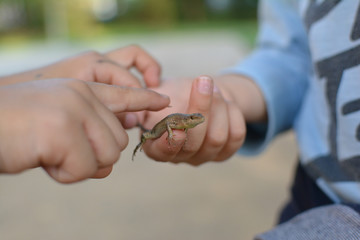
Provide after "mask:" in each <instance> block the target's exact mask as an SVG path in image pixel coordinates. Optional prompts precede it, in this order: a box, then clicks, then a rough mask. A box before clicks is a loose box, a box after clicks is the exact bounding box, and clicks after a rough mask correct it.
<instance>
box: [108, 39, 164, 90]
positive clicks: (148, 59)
mask: <svg viewBox="0 0 360 240" xmlns="http://www.w3.org/2000/svg"><path fill="white" fill-rule="evenodd" d="M106 56H107V57H109V58H110V59H112V60H113V61H116V62H119V63H121V64H122V65H124V66H125V67H126V68H131V67H133V66H135V67H136V68H137V69H138V70H139V71H140V72H141V73H142V75H143V77H144V81H145V83H146V86H148V87H156V86H159V84H160V74H161V67H160V65H159V64H158V62H157V61H156V60H155V59H154V58H153V57H152V56H150V54H148V53H147V52H146V51H144V50H143V49H142V48H140V47H139V46H136V45H131V46H128V47H125V48H121V49H118V50H114V51H111V52H108V53H107V54H106Z"/></svg>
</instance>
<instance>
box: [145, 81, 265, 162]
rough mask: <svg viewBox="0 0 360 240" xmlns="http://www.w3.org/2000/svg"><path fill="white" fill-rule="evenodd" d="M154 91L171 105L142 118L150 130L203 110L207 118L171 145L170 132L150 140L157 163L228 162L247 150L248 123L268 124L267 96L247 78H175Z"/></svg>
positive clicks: (149, 149) (176, 136) (148, 144)
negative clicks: (171, 116) (164, 121)
mask: <svg viewBox="0 0 360 240" xmlns="http://www.w3.org/2000/svg"><path fill="white" fill-rule="evenodd" d="M153 89H154V90H156V91H158V92H160V93H163V94H167V95H168V96H170V98H171V106H172V107H171V108H166V109H164V110H162V111H160V112H147V113H146V115H145V116H142V119H144V120H143V125H144V127H145V128H151V127H152V126H153V125H154V124H155V123H156V122H158V121H159V120H161V119H162V118H163V117H164V116H166V115H168V114H171V113H174V112H179V113H195V112H198V113H201V114H202V115H204V116H205V119H206V120H205V122H204V123H202V124H201V125H199V126H197V127H196V128H193V129H190V130H189V131H188V133H187V134H185V133H184V131H179V130H175V131H174V136H173V141H172V144H171V145H169V144H167V140H166V137H167V136H166V134H164V135H163V136H162V137H160V138H159V139H156V140H149V141H147V142H146V143H145V144H144V146H143V149H144V151H145V152H146V154H147V155H148V156H149V157H150V158H153V159H154V160H156V161H168V162H173V163H180V162H185V163H189V164H191V165H195V166H197V165H200V164H203V163H205V162H209V161H223V160H226V159H228V158H229V157H231V156H232V155H233V154H234V153H235V152H236V151H237V150H238V149H239V148H240V147H241V146H242V144H243V142H244V139H245V136H246V124H245V123H254V122H266V120H267V112H266V105H265V101H264V97H263V95H262V93H261V91H260V90H259V88H258V87H257V86H256V84H255V83H254V82H253V81H252V80H251V79H249V78H247V77H245V76H241V75H223V76H219V77H217V78H216V79H215V80H213V79H212V78H210V77H208V76H200V77H198V78H196V79H195V80H193V79H191V78H184V79H174V80H167V81H164V82H163V83H162V85H161V86H159V87H157V88H153ZM179 89H181V91H180V90H179Z"/></svg>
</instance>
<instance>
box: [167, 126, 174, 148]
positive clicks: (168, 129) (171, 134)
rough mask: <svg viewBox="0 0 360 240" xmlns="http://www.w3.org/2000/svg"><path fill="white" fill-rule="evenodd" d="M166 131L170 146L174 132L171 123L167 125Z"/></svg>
mask: <svg viewBox="0 0 360 240" xmlns="http://www.w3.org/2000/svg"><path fill="white" fill-rule="evenodd" d="M166 131H167V132H168V143H169V145H170V141H171V140H172V138H173V131H172V129H171V127H170V124H169V123H166Z"/></svg>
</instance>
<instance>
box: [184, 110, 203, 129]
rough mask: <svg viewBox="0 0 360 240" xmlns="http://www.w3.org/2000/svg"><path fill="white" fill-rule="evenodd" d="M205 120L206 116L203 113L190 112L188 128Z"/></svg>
mask: <svg viewBox="0 0 360 240" xmlns="http://www.w3.org/2000/svg"><path fill="white" fill-rule="evenodd" d="M204 121H205V117H204V116H203V115H202V114H201V113H193V114H189V117H188V118H187V120H186V125H187V126H188V128H193V127H195V126H196V125H198V124H200V123H202V122H204Z"/></svg>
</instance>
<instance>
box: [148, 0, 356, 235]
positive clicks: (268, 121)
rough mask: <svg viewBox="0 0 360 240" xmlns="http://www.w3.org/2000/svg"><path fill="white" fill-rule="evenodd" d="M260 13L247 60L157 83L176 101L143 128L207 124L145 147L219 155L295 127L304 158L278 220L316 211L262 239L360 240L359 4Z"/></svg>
mask: <svg viewBox="0 0 360 240" xmlns="http://www.w3.org/2000/svg"><path fill="white" fill-rule="evenodd" d="M260 20H261V25H260V33H259V42H258V47H257V49H256V50H255V51H254V52H253V54H251V55H250V56H249V57H248V58H247V59H246V60H245V61H243V62H242V63H239V64H238V65H237V66H235V67H233V68H230V69H227V70H225V71H224V73H223V75H221V76H219V77H216V78H215V79H214V81H213V80H212V79H211V78H209V77H205V76H202V77H199V78H197V79H196V80H195V81H193V83H192V84H191V82H192V80H191V79H182V80H181V81H179V80H177V81H167V82H164V84H163V85H161V86H160V87H159V88H155V89H156V90H157V91H159V92H161V93H165V94H168V95H169V96H171V98H172V104H171V105H172V106H173V107H172V108H171V109H166V110H165V111H163V112H162V113H160V114H159V113H148V114H147V116H146V118H144V119H146V121H145V122H144V124H145V127H149V126H152V125H153V124H154V123H155V122H157V121H158V120H160V119H161V118H162V117H163V115H166V114H168V113H170V111H171V112H184V113H192V112H199V113H201V114H203V115H204V116H205V118H206V121H205V123H204V124H201V125H199V126H198V127H196V128H194V129H192V130H191V131H189V133H188V135H187V138H186V136H185V133H184V132H181V131H175V136H174V144H172V146H171V147H170V148H169V147H168V145H167V143H166V135H164V136H162V137H161V138H159V139H157V140H153V141H148V142H147V143H146V144H145V145H144V149H145V152H146V153H147V155H148V156H149V157H151V158H153V159H155V160H158V161H170V162H174V163H178V162H186V163H189V164H192V165H199V164H202V163H205V162H208V161H223V160H225V159H227V158H229V157H230V156H231V155H233V154H234V153H235V152H237V151H238V150H239V149H240V147H241V149H240V152H243V153H246V154H254V153H258V152H260V151H261V150H262V149H264V147H265V146H266V145H267V144H268V143H269V142H270V141H271V140H272V139H273V138H274V137H275V136H276V135H277V134H279V133H281V132H283V131H285V130H287V129H289V128H292V127H293V128H294V130H295V132H296V135H297V140H298V145H299V158H300V164H299V166H298V168H297V173H296V178H295V182H294V186H293V188H292V199H291V201H290V203H289V204H288V206H287V207H286V208H285V209H284V211H283V213H282V215H281V217H280V222H285V221H288V220H289V219H291V218H292V217H294V216H296V215H297V214H299V213H302V212H305V211H307V210H309V209H313V210H310V211H307V212H306V213H305V215H302V216H299V217H298V218H295V220H294V221H290V222H288V223H287V224H285V225H283V226H282V227H279V228H276V229H274V230H273V231H271V232H270V233H269V234H268V235H266V234H265V235H261V236H259V239H358V238H360V229H359V224H360V217H359V215H358V214H357V213H356V210H359V209H360V207H359V206H360V188H359V186H360V185H359V184H360V183H359V176H360V168H359V166H360V157H359V156H360V144H359V141H360V137H359V136H360V130H359V129H360V127H359V120H360V116H359V113H358V110H360V101H359V91H358V88H359V76H360V4H359V1H285V0H267V1H262V2H261V4H260ZM199 60H201V56H199ZM245 136H246V139H245ZM185 138H186V141H185ZM328 204H332V205H330V207H328V208H319V207H320V206H323V205H328ZM335 204H336V205H335ZM340 204H341V205H340ZM310 220H311V221H310ZM307 221H308V222H307ZM352 234H353V235H352ZM354 236H355V237H354Z"/></svg>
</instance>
